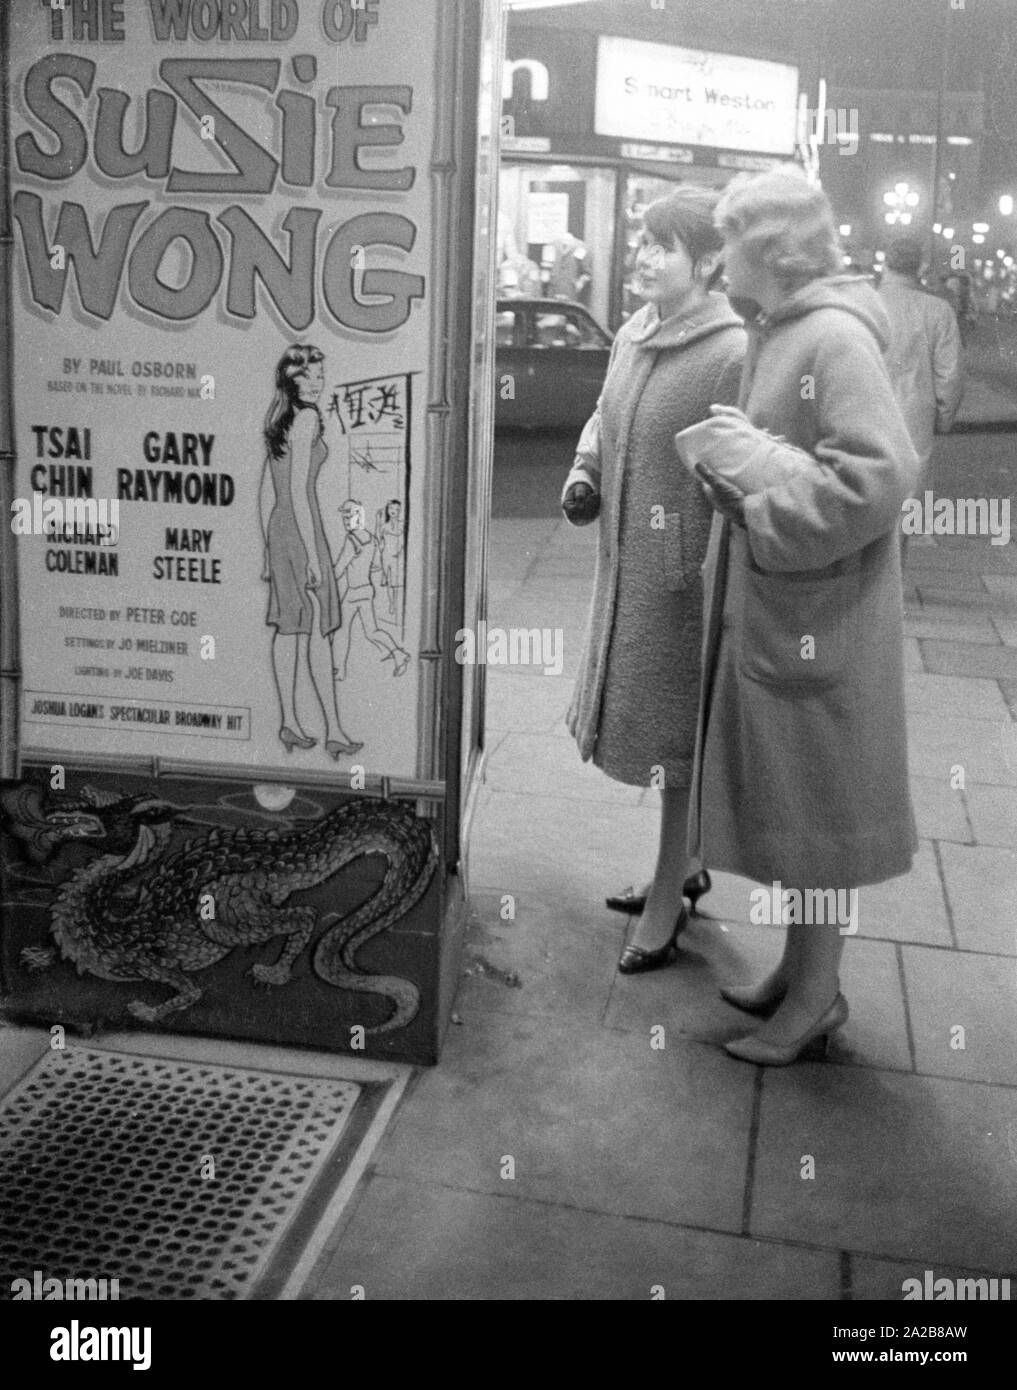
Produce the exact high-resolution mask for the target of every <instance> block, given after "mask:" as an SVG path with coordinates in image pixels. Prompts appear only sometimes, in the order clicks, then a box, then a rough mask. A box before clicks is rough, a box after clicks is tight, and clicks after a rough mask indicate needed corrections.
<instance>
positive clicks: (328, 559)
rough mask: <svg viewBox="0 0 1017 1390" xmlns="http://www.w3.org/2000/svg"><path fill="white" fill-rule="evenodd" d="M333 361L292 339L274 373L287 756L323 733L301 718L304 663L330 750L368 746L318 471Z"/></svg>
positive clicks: (269, 539) (277, 601)
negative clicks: (339, 670)
mask: <svg viewBox="0 0 1017 1390" xmlns="http://www.w3.org/2000/svg"><path fill="white" fill-rule="evenodd" d="M324 362H325V357H324V353H322V351H321V350H320V348H316V347H313V346H311V344H309V343H294V344H293V345H292V346H291V347H288V348H287V349H286V351H285V352H284V353H283V355H282V357H281V358H280V359H279V362H278V365H277V366H276V369H275V396H274V397H273V400H272V404H271V406H270V407H269V410H268V414H267V415H266V417H265V429H264V435H265V445H266V451H267V452H266V457H265V468H264V472H263V473H262V480H261V525H262V530H263V532H264V537H265V568H264V572H263V574H262V578H263V579H265V580H267V581H268V585H269V600H268V616H267V618H266V622H267V623H268V625H269V626H270V627H274V628H275V635H274V637H273V638H272V669H273V672H274V675H275V684H276V690H277V692H278V695H279V706H280V710H281V714H282V727H281V728H280V730H279V738H280V740H281V742H282V744H283V746H284V747H285V749H286V751H287V752H288V753H290V752H292V751H293V749H294V748H313V747H314V746H315V744H316V743H317V739H314V738H310V737H309V736H308V735H307V734H306V733H305V732H304V730H303V728H302V726H301V723H300V720H299V718H298V716H297V705H296V700H297V673H298V670H299V669H300V668H301V667H303V669H304V670H305V671H306V672H307V675H308V678H309V679H310V682H311V688H312V689H313V691H314V693H315V695H316V697H317V700H318V705H319V707H320V708H321V712H322V715H323V717H324V721H325V751H326V753H328V754H329V756H330V757H333V758H336V759H338V758H339V757H340V756H341V755H342V754H343V753H355V752H357V751H358V750H359V749H360V748H362V747H363V744H362V743H354V742H353V741H352V740H351V739H350V738H349V737H348V736H347V735H346V733H345V732H344V730H343V727H342V722H341V720H340V718H339V707H338V703H337V700H336V687H335V680H334V678H333V674H332V639H333V634H334V633H335V632H336V631H337V630H338V629H339V628H340V627H341V626H342V614H341V611H340V604H339V590H338V588H337V586H336V581H335V575H334V573H333V568H332V555H331V552H330V551H329V547H328V540H327V538H326V536H325V528H324V527H323V525H322V521H321V508H320V506H319V502H318V493H317V483H318V475H319V474H320V472H321V469H322V467H323V465H324V463H325V460H326V459H327V458H328V446H327V445H326V444H325V439H324V427H323V424H322V419H321V414H320V412H319V410H318V405H317V401H318V398H319V396H320V395H321V393H322V390H323V389H324V386H325V366H324Z"/></svg>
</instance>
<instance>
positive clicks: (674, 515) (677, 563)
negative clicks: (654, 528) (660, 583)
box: [657, 512, 688, 593]
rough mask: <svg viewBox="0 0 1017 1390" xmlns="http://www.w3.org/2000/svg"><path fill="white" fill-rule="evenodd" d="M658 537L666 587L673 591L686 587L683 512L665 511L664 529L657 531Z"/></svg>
mask: <svg viewBox="0 0 1017 1390" xmlns="http://www.w3.org/2000/svg"><path fill="white" fill-rule="evenodd" d="M657 539H658V542H659V546H660V555H661V567H662V571H663V577H664V587H665V589H669V590H670V591H671V592H672V593H674V592H675V591H677V590H678V589H684V588H685V585H686V583H687V582H688V581H687V578H686V575H685V552H684V548H683V546H682V517H681V512H665V513H664V529H663V530H662V531H659V532H658V533H657Z"/></svg>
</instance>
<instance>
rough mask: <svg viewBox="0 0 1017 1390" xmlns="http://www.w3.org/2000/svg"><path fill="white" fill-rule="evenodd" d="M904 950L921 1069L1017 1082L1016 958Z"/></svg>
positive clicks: (1010, 1083) (918, 948)
mask: <svg viewBox="0 0 1017 1390" xmlns="http://www.w3.org/2000/svg"><path fill="white" fill-rule="evenodd" d="M902 952H903V959H904V979H905V985H906V988H907V997H908V1006H909V1009H910V1013H911V1028H912V1032H913V1034H914V1040H915V1064H916V1067H917V1070H918V1071H920V1072H924V1073H926V1074H927V1075H930V1076H954V1077H966V1078H967V1079H968V1080H971V1081H994V1082H997V1083H998V1084H1000V1085H1006V1086H1013V1087H1017V968H1015V965H1014V959H1013V957H1012V956H990V955H986V954H975V953H973V952H969V951H952V952H949V953H946V952H943V951H937V950H928V949H927V948H925V947H922V946H904V947H902ZM958 1030H962V1031H958ZM1015 1177H1017V1174H1015Z"/></svg>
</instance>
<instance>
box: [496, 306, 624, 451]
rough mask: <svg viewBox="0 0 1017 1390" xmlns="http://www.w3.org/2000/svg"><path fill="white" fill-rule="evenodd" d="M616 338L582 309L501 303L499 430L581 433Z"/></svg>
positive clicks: (498, 321)
mask: <svg viewBox="0 0 1017 1390" xmlns="http://www.w3.org/2000/svg"><path fill="white" fill-rule="evenodd" d="M610 353H611V338H610V335H609V334H607V333H606V332H605V331H604V329H603V328H601V326H600V324H599V323H597V321H596V319H595V318H594V317H593V315H592V314H591V313H590V312H589V310H588V309H584V308H583V306H582V305H581V304H573V303H571V302H569V301H568V300H561V299H499V300H498V307H497V312H496V315H495V417H494V421H495V429H496V430H502V429H555V428H558V427H561V428H563V429H564V428H568V429H576V428H577V427H580V426H582V425H584V424H585V423H586V421H587V420H588V419H589V418H590V416H591V415H592V414H593V411H594V409H595V408H596V405H597V398H598V396H599V395H600V391H601V388H602V386H603V385H604V377H605V376H606V375H607V362H608V357H609V356H610Z"/></svg>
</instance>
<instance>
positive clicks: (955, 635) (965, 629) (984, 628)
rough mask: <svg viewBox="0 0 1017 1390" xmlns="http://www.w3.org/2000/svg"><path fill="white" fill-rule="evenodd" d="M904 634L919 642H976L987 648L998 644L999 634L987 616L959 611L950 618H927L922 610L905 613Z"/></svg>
mask: <svg viewBox="0 0 1017 1390" xmlns="http://www.w3.org/2000/svg"><path fill="white" fill-rule="evenodd" d="M904 632H905V634H906V635H907V636H908V637H917V638H918V639H919V640H921V639H922V638H931V639H934V640H936V641H940V642H977V643H979V644H983V643H984V644H987V645H989V646H994V645H997V644H998V643H999V633H998V632H997V631H996V629H995V628H994V627H993V626H992V623H991V622H990V621H989V618H988V615H987V614H979V613H974V612H973V613H965V612H964V611H963V610H959V609H958V610H956V611H955V612H954V614H953V615H952V616H950V617H947V616H945V615H944V616H943V617H931V616H928V615H927V613H926V610H925V609H924V608H923V609H922V610H921V613H920V614H916V613H910V614H909V613H905V615H904Z"/></svg>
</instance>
